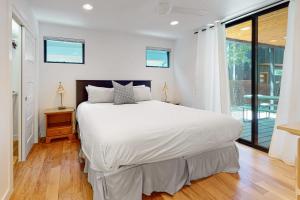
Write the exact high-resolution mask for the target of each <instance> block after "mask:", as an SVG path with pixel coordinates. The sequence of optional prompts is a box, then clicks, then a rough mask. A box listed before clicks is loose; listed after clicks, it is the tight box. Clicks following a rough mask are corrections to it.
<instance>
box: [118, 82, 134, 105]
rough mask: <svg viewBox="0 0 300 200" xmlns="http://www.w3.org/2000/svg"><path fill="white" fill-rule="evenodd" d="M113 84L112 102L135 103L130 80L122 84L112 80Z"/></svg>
mask: <svg viewBox="0 0 300 200" xmlns="http://www.w3.org/2000/svg"><path fill="white" fill-rule="evenodd" d="M113 86H114V104H116V105H120V104H133V103H135V98H134V93H133V84H132V82H131V83H129V84H127V85H125V86H123V85H121V84H119V83H117V82H114V81H113Z"/></svg>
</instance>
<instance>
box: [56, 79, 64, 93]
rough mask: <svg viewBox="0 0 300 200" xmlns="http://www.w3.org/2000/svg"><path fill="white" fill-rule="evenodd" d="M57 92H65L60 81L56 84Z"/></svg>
mask: <svg viewBox="0 0 300 200" xmlns="http://www.w3.org/2000/svg"><path fill="white" fill-rule="evenodd" d="M57 93H58V94H63V93H65V89H64V86H63V85H62V84H61V82H59V86H58V88H57Z"/></svg>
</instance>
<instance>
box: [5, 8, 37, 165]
mask: <svg viewBox="0 0 300 200" xmlns="http://www.w3.org/2000/svg"><path fill="white" fill-rule="evenodd" d="M12 19H14V20H15V21H16V22H17V23H18V24H19V25H20V26H21V34H22V36H21V37H22V42H21V43H22V45H21V46H22V47H21V51H22V53H21V58H22V61H21V91H20V101H21V107H20V108H19V109H20V115H21V120H20V121H21V122H20V123H21V124H20V129H21V131H20V133H19V134H18V140H19V157H18V161H25V160H26V157H24V155H25V154H24V151H25V149H24V147H23V146H22V143H23V141H22V140H23V138H22V133H23V63H24V45H23V42H24V38H23V33H24V31H23V30H24V28H26V29H27V31H28V32H30V34H31V35H32V36H33V38H34V40H35V46H34V47H35V55H36V58H35V59H36V60H35V65H36V66H37V64H38V59H37V58H38V43H37V36H36V34H34V31H33V30H34V29H33V27H31V26H30V23H28V21H27V20H26V18H25V17H23V15H22V13H21V12H19V10H18V9H17V8H16V7H15V6H14V5H12V6H11V19H10V20H12ZM11 34H12V33H11ZM36 75H37V74H36ZM36 81H38V80H37V79H36ZM34 92H35V103H36V105H35V108H34V109H35V110H34V112H35V118H34V121H35V122H34V143H37V142H38V126H37V123H38V106H37V104H38V101H37V96H38V93H37V88H35V91H34ZM11 143H12V144H11V146H13V140H11ZM11 157H13V155H11Z"/></svg>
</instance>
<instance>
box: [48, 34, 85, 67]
mask: <svg viewBox="0 0 300 200" xmlns="http://www.w3.org/2000/svg"><path fill="white" fill-rule="evenodd" d="M48 40H52V41H63V42H74V43H75V42H76V43H81V44H82V62H58V61H48V60H47V41H48ZM44 63H60V64H75V65H83V64H85V41H84V40H78V39H68V38H58V37H45V38H44Z"/></svg>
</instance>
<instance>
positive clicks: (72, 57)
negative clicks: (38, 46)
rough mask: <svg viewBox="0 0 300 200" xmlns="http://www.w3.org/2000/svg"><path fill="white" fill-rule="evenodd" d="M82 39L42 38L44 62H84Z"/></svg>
mask: <svg viewBox="0 0 300 200" xmlns="http://www.w3.org/2000/svg"><path fill="white" fill-rule="evenodd" d="M84 51H85V44H84V41H80V40H72V39H60V38H46V39H44V61H45V62H46V63H70V64H84V61H85V58H84Z"/></svg>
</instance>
